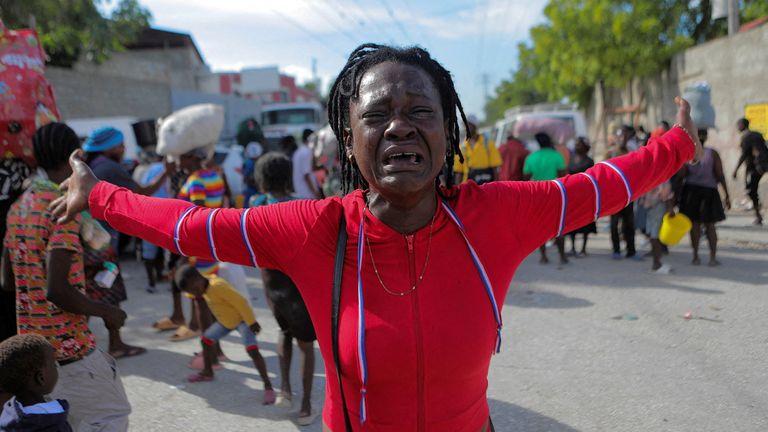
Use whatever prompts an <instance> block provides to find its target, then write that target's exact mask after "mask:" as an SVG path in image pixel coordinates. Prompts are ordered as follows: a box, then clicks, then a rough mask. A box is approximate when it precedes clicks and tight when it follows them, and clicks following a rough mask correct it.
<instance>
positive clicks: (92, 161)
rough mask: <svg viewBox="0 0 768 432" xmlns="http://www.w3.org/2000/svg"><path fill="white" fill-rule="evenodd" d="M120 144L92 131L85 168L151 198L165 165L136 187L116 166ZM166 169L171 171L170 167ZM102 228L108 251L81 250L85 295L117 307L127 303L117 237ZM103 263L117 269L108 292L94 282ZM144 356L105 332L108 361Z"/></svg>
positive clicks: (118, 136)
mask: <svg viewBox="0 0 768 432" xmlns="http://www.w3.org/2000/svg"><path fill="white" fill-rule="evenodd" d="M123 142H124V137H123V133H122V132H120V131H119V130H117V129H115V128H113V127H109V126H107V127H101V128H98V129H96V130H94V131H93V132H91V134H90V135H89V136H88V138H87V139H86V140H85V142H84V143H83V150H84V151H85V152H86V154H87V157H86V161H87V163H88V165H89V166H90V168H91V170H93V173H94V174H95V175H96V177H98V178H99V180H104V181H106V182H108V183H112V184H114V185H115V186H120V187H124V188H126V189H129V190H130V191H132V192H136V193H138V194H142V195H148V196H150V195H152V194H154V193H155V192H157V191H158V190H159V189H160V188H161V187H162V186H163V185H164V184H165V183H166V179H167V178H168V173H169V165H168V164H166V166H165V168H164V169H163V172H162V174H161V175H159V176H158V177H157V178H156V179H155V181H154V182H152V183H151V184H148V185H147V186H142V185H139V184H138V183H136V181H134V179H133V177H132V176H131V174H130V173H129V172H128V170H127V169H125V167H124V166H123V165H122V164H121V163H120V162H121V161H122V160H123V155H124V154H125V145H124V144H123ZM170 167H171V168H172V165H171V166H170ZM102 225H103V226H104V228H105V229H106V230H107V231H108V232H109V234H110V236H111V237H112V241H111V243H110V247H109V248H107V250H105V251H97V250H93V249H86V250H85V275H86V290H85V291H86V294H87V295H88V297H89V298H91V299H92V300H98V301H102V302H105V303H108V304H111V305H113V306H119V304H120V303H121V302H123V301H125V300H127V299H128V296H127V294H126V289H125V282H124V281H123V278H122V272H120V270H119V263H118V250H119V249H118V245H119V233H118V232H117V231H116V230H115V229H113V228H112V227H110V226H109V225H108V224H106V223H102ZM105 262H112V263H114V264H116V265H118V275H117V277H116V278H115V281H114V282H113V284H112V286H111V287H110V288H108V289H104V288H102V287H100V286H99V285H98V284H97V283H96V280H95V276H96V274H98V273H99V272H100V271H101V270H103V268H104V263H105ZM145 352H146V350H145V349H144V348H141V347H137V346H132V345H128V344H126V343H125V342H123V340H122V337H121V335H120V329H109V354H110V355H112V357H115V358H121V357H130V356H135V355H139V354H143V353H145Z"/></svg>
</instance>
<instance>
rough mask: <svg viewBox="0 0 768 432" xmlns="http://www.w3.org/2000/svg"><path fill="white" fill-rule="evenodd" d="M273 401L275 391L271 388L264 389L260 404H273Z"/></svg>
mask: <svg viewBox="0 0 768 432" xmlns="http://www.w3.org/2000/svg"><path fill="white" fill-rule="evenodd" d="M274 403H275V391H274V390H273V389H269V390H264V398H263V399H262V400H261V404H262V405H273V404H274Z"/></svg>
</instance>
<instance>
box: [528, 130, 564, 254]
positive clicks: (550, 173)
mask: <svg viewBox="0 0 768 432" xmlns="http://www.w3.org/2000/svg"><path fill="white" fill-rule="evenodd" d="M535 137H536V141H537V142H538V143H539V146H540V148H539V150H536V151H535V152H533V153H532V154H531V155H529V156H528V157H527V158H525V163H524V164H523V180H534V181H544V180H554V179H556V178H558V177H562V176H564V175H565V160H564V159H563V155H562V154H560V152H559V151H557V150H555V145H554V143H553V142H552V139H551V138H550V137H549V135H547V134H545V133H537V134H536V136H535ZM555 244H556V245H557V252H558V253H559V254H560V264H568V258H566V257H565V237H563V236H562V235H559V236H557V237H556V238H555ZM539 252H541V259H540V260H539V262H540V263H542V264H547V263H548V262H549V259H548V258H547V244H546V243H544V244H542V245H541V247H539Z"/></svg>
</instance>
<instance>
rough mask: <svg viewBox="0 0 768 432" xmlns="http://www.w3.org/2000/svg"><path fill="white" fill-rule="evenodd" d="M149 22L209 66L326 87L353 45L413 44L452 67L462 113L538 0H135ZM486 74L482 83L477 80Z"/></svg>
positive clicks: (494, 76)
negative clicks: (270, 70) (186, 36)
mask: <svg viewBox="0 0 768 432" xmlns="http://www.w3.org/2000/svg"><path fill="white" fill-rule="evenodd" d="M139 2H140V3H141V4H142V5H143V6H144V7H146V8H148V9H149V10H150V12H151V13H152V16H153V21H152V25H153V26H155V27H159V28H163V29H168V30H174V31H180V32H186V33H190V34H191V35H192V37H193V38H194V40H195V43H196V44H197V46H198V48H199V49H200V51H201V53H202V55H203V57H204V59H205V61H206V62H207V63H208V65H209V66H210V67H211V69H212V70H213V71H237V70H240V69H241V68H247V67H258V66H274V65H277V66H279V67H280V69H281V71H282V72H284V73H287V74H289V75H293V76H295V77H296V78H297V79H298V80H299V82H303V81H306V80H309V79H311V78H312V61H313V59H315V60H316V62H317V74H318V76H319V77H320V78H321V79H322V80H323V84H322V86H323V87H322V88H323V89H324V91H326V90H327V88H328V86H329V85H330V82H331V81H332V80H333V79H334V78H335V77H336V75H337V74H338V72H339V71H340V70H341V67H342V66H343V65H344V63H345V60H346V57H347V56H348V55H349V53H350V52H351V51H352V49H354V48H355V47H356V46H358V45H359V44H361V43H365V42H377V43H386V44H394V45H399V46H407V45H420V46H422V47H424V48H426V49H427V50H428V51H429V52H430V54H431V55H432V56H433V57H434V58H436V59H437V60H438V61H439V62H441V63H442V64H443V65H444V66H445V67H446V68H447V69H448V70H449V71H451V73H452V74H453V77H454V81H455V83H456V89H457V91H458V93H459V96H460V98H461V100H462V103H463V104H464V107H465V111H466V112H467V114H474V115H476V116H477V117H478V118H482V117H483V106H484V102H485V95H484V90H485V88H487V90H488V92H489V93H490V94H493V89H495V88H496V86H497V85H498V84H499V83H500V82H501V80H502V79H505V78H509V77H510V74H511V71H512V70H513V69H514V68H515V67H516V64H517V44H518V42H522V41H527V40H528V34H529V33H528V31H529V29H530V28H531V27H532V26H534V25H536V24H539V23H541V22H542V21H543V9H544V5H545V4H546V0H441V1H435V0H429V1H413V0H139ZM484 76H485V77H487V86H484V78H483V77H484Z"/></svg>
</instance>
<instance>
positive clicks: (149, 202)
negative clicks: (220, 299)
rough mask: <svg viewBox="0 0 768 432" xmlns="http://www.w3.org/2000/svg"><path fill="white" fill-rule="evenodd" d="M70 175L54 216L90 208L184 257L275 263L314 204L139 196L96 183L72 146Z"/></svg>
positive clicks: (299, 239) (293, 246) (302, 229)
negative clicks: (245, 204) (217, 204)
mask: <svg viewBox="0 0 768 432" xmlns="http://www.w3.org/2000/svg"><path fill="white" fill-rule="evenodd" d="M70 165H71V166H72V170H73V174H72V176H71V177H70V178H69V179H67V180H66V181H65V182H64V183H62V185H61V188H62V190H64V191H65V192H66V194H65V195H64V196H62V197H61V198H59V199H58V200H56V201H54V202H53V203H52V205H51V210H52V212H53V213H54V215H56V216H57V217H60V221H67V220H71V219H73V218H74V217H75V216H76V215H77V214H78V213H80V212H81V211H83V210H85V209H88V208H90V210H91V214H92V215H93V217H95V218H97V219H101V220H105V221H106V222H108V223H109V224H110V225H111V226H112V227H114V228H115V229H117V230H118V231H120V232H122V233H125V234H128V235H131V236H134V237H138V238H141V239H144V240H148V241H151V242H153V243H155V244H157V245H158V246H161V247H163V248H166V249H168V250H170V251H172V252H175V253H178V254H180V255H185V256H194V257H198V258H202V259H205V260H215V261H225V262H231V263H236V264H240V265H249V266H256V265H262V264H266V263H269V264H270V265H271V266H272V267H273V268H280V266H281V264H282V263H286V262H288V261H289V260H290V259H291V258H292V257H293V256H294V255H295V254H296V253H297V252H298V250H299V249H300V246H301V245H302V244H303V243H304V241H305V240H306V236H307V234H308V229H307V224H308V223H309V222H311V221H312V220H314V218H313V216H314V217H316V214H317V212H318V207H320V206H319V205H318V204H314V203H310V202H305V201H296V202H292V203H286V204H287V205H283V206H274V207H275V208H271V209H269V211H267V210H265V209H260V208H257V209H209V208H204V207H198V206H195V205H193V204H190V203H189V202H186V201H182V200H175V199H167V198H152V197H145V196H141V195H138V194H135V193H132V192H131V191H129V190H127V189H124V188H119V187H117V186H114V185H112V184H109V183H106V182H100V181H99V180H98V179H97V178H96V177H95V176H94V175H93V173H92V172H91V170H90V169H89V168H88V166H87V165H86V164H85V162H84V161H83V159H82V153H80V151H79V150H78V151H77V152H75V153H73V154H72V156H71V157H70Z"/></svg>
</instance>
